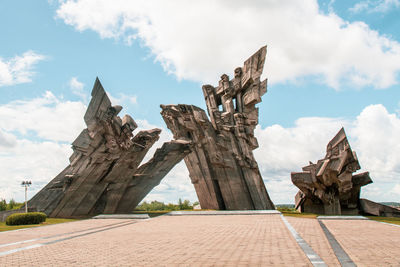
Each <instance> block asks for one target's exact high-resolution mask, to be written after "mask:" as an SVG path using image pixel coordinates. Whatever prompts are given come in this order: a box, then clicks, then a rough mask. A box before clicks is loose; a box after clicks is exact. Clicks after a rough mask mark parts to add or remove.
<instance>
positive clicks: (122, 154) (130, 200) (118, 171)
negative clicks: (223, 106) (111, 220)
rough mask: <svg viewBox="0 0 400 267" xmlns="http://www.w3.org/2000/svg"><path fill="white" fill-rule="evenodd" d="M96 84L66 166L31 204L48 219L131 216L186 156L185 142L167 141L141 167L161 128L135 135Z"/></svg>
mask: <svg viewBox="0 0 400 267" xmlns="http://www.w3.org/2000/svg"><path fill="white" fill-rule="evenodd" d="M121 109H122V107H121V106H112V105H111V102H110V99H109V98H108V96H107V94H106V93H105V91H104V89H103V87H102V85H101V83H100V81H99V80H98V79H96V82H95V84H94V87H93V91H92V99H91V101H90V104H89V106H88V109H87V111H86V114H85V117H84V119H85V123H86V125H87V128H86V129H84V130H83V131H82V132H81V133H80V135H79V136H78V138H76V140H75V141H74V142H73V143H72V149H73V151H74V152H73V154H72V156H71V157H70V164H69V165H68V166H67V167H66V168H65V169H64V170H63V171H62V172H61V173H60V174H59V175H57V176H56V177H55V178H54V179H53V180H52V181H51V182H49V183H48V184H47V185H46V186H45V187H44V188H43V189H42V190H41V191H40V192H38V193H37V194H36V195H35V196H34V197H33V198H32V199H31V200H30V201H29V207H31V208H33V209H35V210H37V211H43V212H45V213H46V214H48V215H49V216H50V217H62V218H67V217H79V216H88V215H94V214H100V213H107V214H112V213H130V212H132V210H133V209H134V208H135V207H136V205H137V204H138V203H139V202H140V201H141V200H142V199H143V198H144V197H145V196H146V195H147V194H148V193H149V192H150V191H151V189H153V188H154V187H155V186H156V185H158V184H159V183H160V181H161V179H162V178H163V177H164V176H165V175H166V174H167V173H168V172H169V171H170V170H171V169H172V167H174V166H175V165H176V164H177V163H178V162H179V161H181V160H182V159H183V158H184V157H185V156H186V155H187V154H188V153H189V152H190V143H189V142H188V141H185V140H181V139H178V140H173V141H170V142H166V143H164V144H163V146H162V147H161V148H159V149H157V150H156V152H155V154H154V156H153V158H152V159H150V160H149V161H148V162H147V163H145V164H143V165H141V166H140V167H139V164H140V163H141V162H142V160H143V158H144V157H145V155H146V153H147V152H148V151H149V149H150V148H151V146H152V145H153V144H154V143H155V142H156V141H157V140H158V139H159V134H160V132H161V130H160V129H152V130H145V131H140V132H139V133H137V134H136V135H133V131H134V130H135V129H136V128H137V125H136V123H135V121H134V120H133V119H132V118H131V117H130V116H129V115H125V116H124V117H123V118H122V119H121V118H120V117H119V116H117V114H118V113H119V112H120V111H121Z"/></svg>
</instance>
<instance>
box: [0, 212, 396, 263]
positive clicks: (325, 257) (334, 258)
mask: <svg viewBox="0 0 400 267" xmlns="http://www.w3.org/2000/svg"><path fill="white" fill-rule="evenodd" d="M289 228H291V230H290V229H289ZM323 228H326V229H327V230H328V231H329V232H330V234H331V235H332V236H333V237H334V239H335V241H336V242H337V243H338V244H339V246H340V247H341V248H342V249H343V251H342V254H343V255H345V256H347V257H348V258H347V262H343V259H345V260H346V258H343V257H342V256H343V255H342V256H341V254H340V252H338V250H337V247H336V246H332V243H331V242H332V241H329V240H328V238H327V237H326V234H325V232H324V230H323ZM325 231H326V230H325ZM296 234H297V236H296ZM399 240H400V227H397V226H393V225H389V224H383V223H379V222H375V221H370V220H321V221H318V220H317V219H309V218H297V217H284V218H283V217H282V215H280V214H256V215H196V216H188V215H186V216H185V215H183V216H166V215H164V216H160V217H155V218H152V219H89V220H81V221H76V222H70V223H63V224H57V225H50V226H43V227H38V228H29V229H23V230H16V231H10V232H2V233H0V266H313V265H314V266H340V265H341V264H342V265H344V266H356V265H357V266H400V242H399ZM305 247H306V249H305ZM307 247H308V249H307ZM310 251H311V252H310Z"/></svg>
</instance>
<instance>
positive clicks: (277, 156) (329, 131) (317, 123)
mask: <svg viewBox="0 0 400 267" xmlns="http://www.w3.org/2000/svg"><path fill="white" fill-rule="evenodd" d="M342 126H344V127H345V130H346V133H347V136H348V138H349V142H350V145H351V147H352V149H353V150H354V151H356V152H357V155H358V158H359V161H360V164H361V167H362V169H361V170H360V171H369V172H370V176H371V178H372V180H373V181H374V183H373V184H370V185H367V186H365V187H363V189H362V191H361V192H362V196H363V197H367V198H368V197H369V198H371V200H375V201H391V200H393V198H394V197H395V196H394V194H388V193H389V191H390V190H391V188H393V187H394V186H395V184H396V183H398V181H399V180H398V179H399V178H398V177H400V144H399V142H398V137H399V136H400V117H399V116H397V115H396V114H394V113H393V114H391V113H389V112H388V111H387V110H386V108H385V107H384V106H383V105H370V106H367V107H365V108H364V110H363V111H362V112H361V113H360V115H359V116H357V118H356V119H355V120H345V119H342V118H336V119H335V118H300V119H298V120H297V121H296V123H295V125H294V127H291V128H283V127H282V126H280V125H273V126H270V127H267V128H265V129H261V128H260V127H257V128H256V132H255V134H256V136H257V138H258V141H259V143H260V147H259V148H258V149H257V150H255V151H254V154H255V157H256V159H257V161H258V163H259V166H260V170H261V173H262V175H263V178H264V180H265V182H266V185H267V190H268V191H269V193H270V195H271V198H272V200H273V201H275V202H276V203H293V202H294V194H295V193H296V192H297V189H296V187H295V186H294V185H292V184H291V183H290V172H292V171H301V167H303V166H306V165H308V161H313V162H314V163H315V162H316V161H317V160H318V159H321V158H323V157H324V156H325V149H326V145H327V143H328V142H329V140H330V139H332V138H333V137H334V135H335V134H336V132H337V131H339V129H340V128H341V127H342ZM288 181H289V182H288Z"/></svg>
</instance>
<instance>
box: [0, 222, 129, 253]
mask: <svg viewBox="0 0 400 267" xmlns="http://www.w3.org/2000/svg"><path fill="white" fill-rule="evenodd" d="M129 221H130V220H116V219H108V220H101V219H99V220H81V221H75V222H68V223H61V224H53V225H48V226H42V227H33V228H25V229H21V230H16V231H9V232H0V251H2V250H4V249H3V247H2V246H4V244H8V243H13V242H19V241H23V240H28V239H37V238H43V237H50V236H53V235H59V234H65V233H68V232H75V231H82V230H89V229H91V228H97V227H104V226H107V225H112V224H117V223H123V222H129Z"/></svg>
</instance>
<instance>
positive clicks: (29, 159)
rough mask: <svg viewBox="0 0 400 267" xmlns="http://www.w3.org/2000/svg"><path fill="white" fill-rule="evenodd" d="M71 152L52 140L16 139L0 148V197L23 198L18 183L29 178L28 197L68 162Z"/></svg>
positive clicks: (18, 199) (68, 146) (66, 146)
mask: <svg viewBox="0 0 400 267" xmlns="http://www.w3.org/2000/svg"><path fill="white" fill-rule="evenodd" d="M71 154H72V150H71V148H70V145H69V144H59V143H57V142H53V141H45V142H34V141H30V140H27V139H17V140H16V142H15V144H14V146H12V147H6V148H2V149H1V150H0V169H1V174H0V199H1V198H5V199H7V200H10V199H11V198H14V199H15V200H17V201H23V200H24V191H23V189H22V187H21V186H20V184H21V182H22V181H23V180H31V181H32V186H31V187H30V188H29V191H28V198H31V197H32V196H33V195H34V194H35V193H37V192H38V191H39V190H40V189H41V188H42V187H43V186H45V185H46V184H47V183H48V182H49V181H50V180H51V179H53V178H54V177H55V176H56V175H57V174H58V173H60V172H61V171H62V170H63V169H64V168H65V167H66V166H67V165H68V164H69V162H68V158H69V156H70V155H71Z"/></svg>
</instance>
